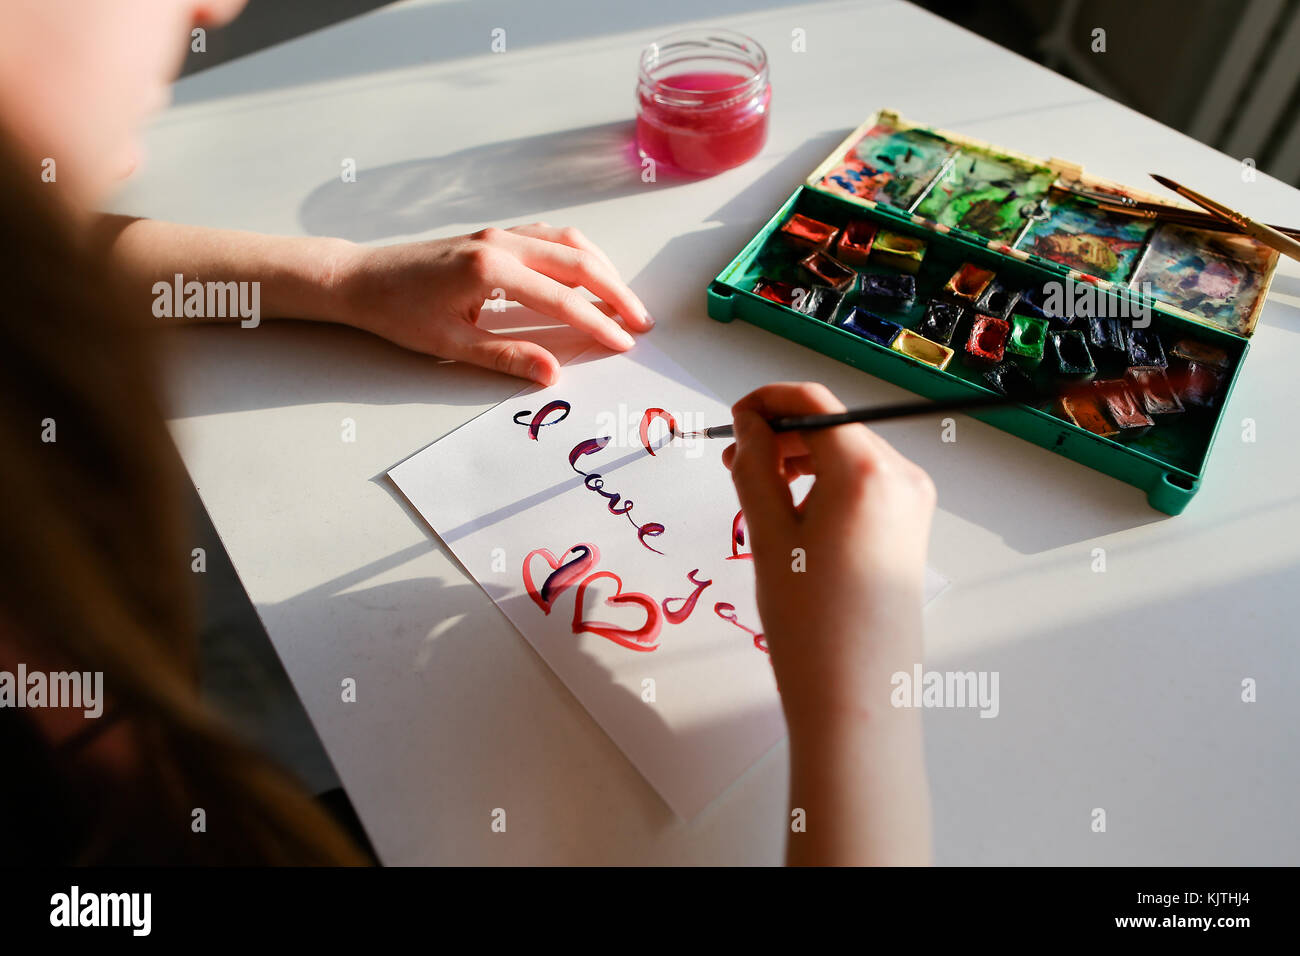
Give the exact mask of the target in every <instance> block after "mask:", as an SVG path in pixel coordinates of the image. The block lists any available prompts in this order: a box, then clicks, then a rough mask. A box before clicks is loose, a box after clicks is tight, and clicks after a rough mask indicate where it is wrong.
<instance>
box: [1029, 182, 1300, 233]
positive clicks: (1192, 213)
mask: <svg viewBox="0 0 1300 956" xmlns="http://www.w3.org/2000/svg"><path fill="white" fill-rule="evenodd" d="M1052 188H1053V189H1057V190H1060V191H1061V192H1067V193H1069V194H1070V195H1072V196H1077V197H1078V198H1080V199H1084V200H1086V201H1088V202H1090V203H1093V204H1095V205H1096V206H1097V208H1099V209H1100V210H1101V211H1102V212H1108V213H1113V214H1115V215H1117V216H1130V217H1132V218H1134V219H1161V220H1164V221H1167V222H1175V223H1178V224H1179V225H1183V226H1194V227H1196V228H1198V229H1207V230H1209V231H1211V232H1236V231H1238V229H1239V227H1238V226H1237V224H1236V223H1235V222H1232V221H1231V220H1226V219H1223V218H1222V217H1220V216H1215V215H1211V214H1210V213H1208V212H1200V211H1198V210H1195V209H1186V208H1184V207H1182V206H1171V205H1169V204H1168V203H1160V202H1146V201H1144V200H1141V199H1134V198H1132V197H1131V196H1124V195H1121V194H1118V193H1105V192H1097V191H1095V190H1091V189H1087V188H1085V187H1083V186H1077V185H1075V184H1073V183H1067V182H1061V181H1058V182H1056V183H1053V184H1052ZM1269 228H1271V229H1276V230H1277V231H1278V232H1280V233H1282V234H1283V235H1287V236H1291V237H1292V238H1295V239H1300V229H1295V228H1292V227H1291V226H1272V225H1270V227H1269Z"/></svg>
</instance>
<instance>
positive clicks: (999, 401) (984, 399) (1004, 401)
mask: <svg viewBox="0 0 1300 956" xmlns="http://www.w3.org/2000/svg"><path fill="white" fill-rule="evenodd" d="M1074 390H1075V389H1073V388H1071V389H1065V390H1063V391H1060V392H1053V393H1046V394H1043V395H1040V396H1038V397H1037V399H1036V400H1037V401H1044V402H1046V401H1054V400H1055V399H1058V398H1060V397H1061V396H1062V395H1068V394H1070V393H1071V392H1073V391H1074ZM1023 402H1024V399H1023V398H1011V397H1010V396H1008V395H974V396H966V397H965V398H953V399H947V400H945V401H940V402H904V403H903V404H901V405H878V406H876V407H874V408H851V409H849V410H848V411H846V412H834V413H831V414H824V415H782V416H780V417H778V418H770V419H768V422H767V424H768V427H769V428H771V429H772V431H774V432H794V431H809V430H811V429H814V428H833V427H834V426H836V425H850V424H853V423H854V422H882V421H888V420H890V419H894V418H910V417H913V416H915V415H932V414H934V413H936V412H966V411H973V410H975V409H980V408H998V407H1000V406H1003V405H1020V404H1022V403H1023ZM681 437H682V438H733V437H735V426H734V425H713V426H710V427H709V428H705V429H702V430H701V431H696V432H683V433H682V434H681Z"/></svg>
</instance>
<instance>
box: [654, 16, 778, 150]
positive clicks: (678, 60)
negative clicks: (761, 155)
mask: <svg viewBox="0 0 1300 956" xmlns="http://www.w3.org/2000/svg"><path fill="white" fill-rule="evenodd" d="M636 93H637V118H636V139H637V148H638V149H639V151H640V153H641V155H642V156H643V157H649V158H650V159H653V160H654V161H655V162H656V163H660V164H663V165H665V166H668V167H671V168H675V169H679V170H683V171H685V172H689V173H706V174H707V173H718V172H721V171H722V170H724V169H731V168H732V167H733V166H739V165H740V164H741V163H744V162H747V161H749V160H750V159H753V158H754V156H756V155H757V154H758V152H759V150H761V149H762V148H763V144H764V143H765V142H766V141H767V120H768V106H769V104H770V103H771V99H772V86H771V84H770V83H769V82H768V75H767V54H766V53H765V52H764V51H763V48H762V47H761V46H759V45H758V43H756V42H755V41H754V40H751V39H750V38H749V37H747V36H744V35H743V34H740V33H734V32H732V31H730V30H687V31H683V32H680V33H674V34H671V35H669V36H667V37H664V38H663V39H662V40H658V41H656V42H654V43H652V44H650V45H649V46H648V47H646V48H645V50H644V51H643V52H642V54H641V69H640V74H639V76H638V79H637V91H636Z"/></svg>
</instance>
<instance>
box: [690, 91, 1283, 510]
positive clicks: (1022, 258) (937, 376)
mask: <svg viewBox="0 0 1300 956" xmlns="http://www.w3.org/2000/svg"><path fill="white" fill-rule="evenodd" d="M1125 199H1135V200H1140V201H1148V202H1150V201H1158V202H1167V200H1166V199H1164V198H1163V197H1160V196H1156V195H1152V194H1148V193H1144V192H1141V191H1138V190H1135V189H1132V188H1130V187H1126V186H1121V185H1120V184H1118V183H1114V182H1111V181H1108V180H1104V179H1100V178H1097V177H1092V176H1087V175H1085V174H1084V173H1083V170H1082V169H1081V168H1080V167H1078V166H1077V165H1074V164H1071V163H1068V162H1064V161H1061V160H1056V159H1051V160H1042V159H1037V158H1035V157H1031V156H1025V155H1023V154H1019V153H1014V152H1011V151H1009V150H1005V149H1002V148H1000V147H996V146H992V145H990V144H988V143H984V142H981V141H978V140H974V139H971V138H969V137H965V136H962V135H960V134H956V133H950V132H946V131H943V130H938V129H933V128H930V127H924V126H920V125H917V124H914V123H910V122H908V121H906V120H904V119H902V118H901V117H900V116H898V114H896V113H894V112H892V111H887V110H882V111H881V112H879V113H877V114H875V115H874V116H872V117H871V118H870V119H868V120H867V121H866V122H865V123H863V124H862V125H861V126H859V127H858V128H857V129H856V130H854V131H853V133H852V134H851V135H850V136H849V137H848V138H847V139H845V140H844V142H843V143H841V144H840V146H838V147H837V148H836V150H835V152H834V153H832V154H831V155H830V156H829V157H827V159H826V160H825V161H824V162H823V163H822V164H821V165H820V166H818V167H817V169H816V170H814V172H813V173H812V175H810V176H809V177H808V179H807V180H806V181H805V182H804V184H803V185H801V186H799V187H798V188H797V189H796V190H795V191H794V193H793V194H792V195H791V196H790V197H789V198H788V199H787V200H786V201H785V202H784V203H783V204H782V205H781V207H780V208H779V209H778V210H777V211H776V212H775V214H774V215H773V216H772V218H771V219H769V220H768V221H767V223H766V224H765V225H764V226H763V228H762V229H761V230H759V232H758V234H757V235H755V236H754V237H753V238H752V239H751V240H750V241H749V242H748V243H747V244H746V245H745V247H744V249H742V250H741V251H740V254H739V255H737V256H736V257H735V258H734V259H733V260H732V261H731V262H730V263H729V264H728V265H727V267H726V268H725V269H723V270H722V272H721V273H720V274H719V275H718V276H717V278H716V279H714V280H713V281H712V283H710V285H709V288H708V311H709V315H710V316H712V317H713V318H714V319H717V320H719V321H723V322H729V321H731V320H733V319H737V318H739V319H743V320H745V321H747V322H751V323H753V324H754V325H757V326H760V327H761V328H764V329H767V330H768V331H770V332H774V333H776V334H777V335H780V336H783V337H785V338H788V339H791V340H793V341H795V342H798V343H799V344H801V345H805V346H807V347H808V348H811V349H814V350H816V351H818V352H821V353H823V354H825V355H829V356H831V357H833V358H836V359H839V360H840V361H842V362H845V363H847V364H849V365H852V366H854V367H855V368H859V369H862V370H863V371H865V372H869V373H871V374H873V375H876V376H878V377H880V378H883V379H886V380H887V381H890V382H893V383H894V384H896V385H900V386H902V387H903V388H907V389H910V390H911V391H913V392H916V393H918V394H921V395H924V396H926V397H928V398H932V399H935V400H948V399H960V398H964V397H968V396H979V395H989V394H996V392H995V391H994V388H995V384H996V383H995V382H994V381H993V380H991V378H990V377H989V369H988V367H987V361H986V358H987V356H984V355H983V350H982V349H976V350H974V351H972V353H971V354H967V352H966V350H965V345H966V341H967V340H966V339H965V338H964V336H967V335H973V334H978V333H971V327H972V322H973V321H974V320H975V319H976V318H978V317H979V316H980V315H991V316H994V317H995V318H997V317H1000V318H1002V319H1003V320H1006V321H1013V319H1014V316H1016V315H1032V316H1034V317H1037V318H1040V319H1041V318H1046V319H1047V320H1048V321H1049V323H1050V326H1051V328H1052V330H1053V333H1057V332H1060V333H1063V334H1064V333H1073V334H1066V338H1068V339H1070V341H1071V343H1072V345H1077V343H1078V339H1079V334H1080V333H1081V334H1082V336H1083V339H1084V341H1085V342H1086V343H1087V345H1088V347H1089V348H1090V350H1091V352H1090V355H1091V356H1092V359H1093V363H1094V364H1095V367H1096V369H1097V373H1096V379H1097V383H1098V384H1097V387H1096V389H1097V396H1098V397H1097V402H1098V408H1101V409H1104V410H1113V408H1114V407H1115V406H1111V405H1108V404H1107V403H1106V402H1105V401H1103V398H1102V396H1103V394H1106V395H1113V394H1116V390H1117V389H1118V390H1119V391H1120V392H1122V393H1123V395H1124V396H1125V397H1126V398H1127V399H1128V400H1130V403H1129V404H1128V405H1127V406H1121V407H1120V411H1119V413H1117V414H1116V415H1114V416H1102V418H1100V419H1098V418H1096V417H1095V416H1094V417H1093V418H1087V417H1086V416H1081V415H1074V413H1073V411H1068V412H1067V411H1066V410H1065V409H1064V406H1063V405H1061V404H1060V403H1042V402H1037V401H1035V403H1034V404H1026V403H1020V404H1014V405H1008V406H1005V407H997V408H990V409H981V410H975V411H972V412H970V414H971V415H972V416H973V417H975V418H978V419H980V420H981V421H984V422H987V423H988V424H990V425H993V426H995V427H997V428H1001V429H1002V430H1004V431H1007V432H1010V433H1011V434H1013V435H1018V436H1020V437H1021V438H1023V439H1025V440H1026V441H1030V442H1033V443H1034V444H1036V445H1041V446H1042V447H1044V448H1048V449H1051V450H1052V451H1054V452H1057V453H1058V454H1061V455H1064V456H1065V457H1067V458H1071V459H1073V460H1074V461H1077V462H1079V463H1080V464H1083V465H1087V466H1089V467H1091V468H1095V469H1096V470H1098V471H1101V472H1104V473H1105V474H1108V475H1110V476H1112V477H1114V478H1118V479H1119V480H1120V481H1123V482H1127V483H1128V484H1131V485H1134V486H1136V487H1138V488H1141V489H1143V490H1144V491H1145V492H1146V493H1147V500H1148V501H1149V502H1150V504H1151V506H1152V507H1153V508H1156V509H1157V510H1159V511H1162V512H1165V513H1166V514H1171V515H1176V514H1179V513H1180V512H1182V510H1183V509H1184V508H1185V507H1186V506H1187V503H1188V502H1189V501H1190V500H1191V498H1192V496H1193V495H1194V494H1196V491H1197V490H1198V488H1199V487H1200V485H1201V481H1202V479H1203V477H1204V474H1205V469H1206V465H1207V462H1208V459H1209V455H1210V450H1211V448H1212V447H1213V445H1214V438H1215V435H1216V434H1217V432H1218V428H1219V425H1220V422H1221V419H1222V416H1223V410H1224V408H1225V407H1226V406H1227V403H1228V400H1229V398H1230V396H1231V394H1232V389H1233V387H1234V386H1235V384H1236V380H1237V376H1238V375H1239V374H1240V369H1241V365H1242V363H1243V361H1244V359H1245V357H1246V353H1247V351H1248V350H1249V339H1250V335H1251V333H1252V332H1253V330H1254V327H1255V324H1256V322H1257V320H1258V318H1259V313H1260V310H1261V309H1262V308H1263V304H1264V300H1265V297H1266V296H1267V294H1268V288H1269V284H1270V283H1271V281H1272V276H1273V272H1274V270H1275V268H1276V266H1277V259H1278V255H1277V253H1276V252H1275V251H1273V250H1272V249H1269V248H1268V247H1267V246H1264V245H1263V244H1261V243H1258V242H1256V241H1255V240H1253V239H1250V238H1249V237H1246V236H1242V235H1238V234H1236V233H1231V232H1220V231H1209V230H1202V229H1194V228H1191V227H1189V226H1184V225H1178V224H1175V223H1172V222H1153V221H1151V220H1149V219H1139V218H1136V217H1131V216H1124V215H1117V214H1115V213H1111V212H1107V211H1104V210H1103V209H1102V208H1101V205H1100V204H1101V203H1103V202H1109V203H1112V204H1116V205H1118V204H1122V203H1123V202H1124V201H1125ZM1171 205H1173V204H1171ZM793 216H802V217H806V218H805V219H802V220H796V222H795V223H793V224H792V223H791V217H793ZM808 220H812V223H811V226H812V227H813V228H811V229H810V230H803V229H800V228H798V225H799V224H803V225H805V226H807V225H809V223H808ZM850 223H852V228H851V229H848V230H846V229H845V227H846V226H848V225H849V224H850ZM823 226H829V227H833V228H834V229H835V230H836V232H835V237H834V238H832V239H831V240H830V241H829V242H828V241H826V240H825V239H824V236H825V235H826V234H827V232H828V230H826V229H824V228H822V227H823ZM862 236H868V237H872V238H873V239H874V242H872V241H869V242H867V243H866V245H865V246H864V245H863V244H862V243H859V242H857V241H856V240H857V239H859V238H861V237H862ZM900 237H901V239H900ZM850 239H854V240H855V241H854V242H850V241H849V240H850ZM881 239H884V240H885V241H884V242H880V241H879V240H881ZM909 239H910V240H919V241H920V242H921V243H923V244H924V254H923V256H922V257H921V260H920V267H919V269H916V265H915V262H911V261H908V260H907V258H906V256H902V257H900V256H899V255H898V254H897V249H898V248H900V247H902V248H905V247H906V244H907V242H908V240H909ZM819 243H820V244H819ZM864 248H869V249H870V251H869V252H865V253H864ZM809 256H813V257H814V259H816V257H818V256H828V257H830V258H831V259H833V260H835V261H834V262H833V263H830V264H829V265H827V264H826V263H825V260H824V259H816V261H813V262H812V265H811V270H812V271H810V268H809V267H808V266H807V265H805V264H803V263H804V262H805V261H810V260H808V259H807V257H809ZM818 263H821V267H819V265H818ZM967 263H969V264H971V265H973V266H975V267H978V268H977V269H972V270H967V274H976V275H983V273H980V272H979V270H981V269H982V270H990V271H992V272H993V273H994V275H995V280H994V285H995V286H996V289H994V291H995V292H997V293H998V295H1000V296H1001V297H1000V298H997V297H994V296H993V293H992V292H990V293H989V294H988V295H987V296H984V297H980V298H979V299H978V301H976V299H975V297H974V296H973V295H972V297H971V300H970V301H967V300H966V299H964V298H961V297H959V296H958V295H957V293H956V292H954V291H952V290H953V289H960V288H961V286H960V284H958V285H956V286H954V285H952V284H951V283H950V281H949V280H951V279H952V278H953V276H954V275H955V274H956V273H957V272H958V270H959V269H960V268H961V267H962V266H963V265H964V264H967ZM841 265H848V266H849V267H850V268H851V269H852V270H854V271H855V272H856V273H857V276H856V278H854V279H853V280H852V282H846V281H842V272H841V270H840V266H841ZM901 272H906V273H908V274H912V275H914V281H915V286H916V291H915V296H914V298H907V299H898V300H885V301H884V302H883V304H882V302H881V300H880V299H879V297H878V296H876V295H874V294H873V296H872V297H871V298H870V299H868V298H867V297H866V296H867V290H868V286H870V289H871V291H872V293H875V292H876V291H877V287H878V286H879V285H880V284H881V281H882V280H875V281H873V282H868V281H865V280H864V279H863V277H864V276H871V275H880V276H893V277H895V278H893V279H889V280H883V281H884V282H885V283H886V284H889V283H893V284H897V276H898V274H899V273H901ZM903 281H904V282H906V281H907V280H903ZM832 283H834V284H836V285H838V286H839V288H838V289H837V290H831V289H829V288H825V287H827V286H829V285H830V284H832ZM756 286H758V287H759V290H760V292H762V293H763V294H759V293H758V292H755V287H756ZM945 286H947V290H945ZM774 290H776V291H774ZM780 290H786V291H789V290H794V293H795V297H794V298H793V299H787V298H783V296H782V293H781V291H780ZM813 290H820V291H817V292H815V294H814V295H813V296H811V299H815V300H816V301H817V302H818V305H817V307H816V308H805V307H804V303H805V302H806V301H810V299H809V297H808V296H807V293H809V292H812V291H813ZM973 291H974V290H972V292H973ZM840 296H843V298H842V299H839V297H840ZM828 300H830V302H831V303H834V302H835V301H836V300H839V304H838V306H837V307H834V308H832V306H831V305H828ZM934 300H940V301H948V302H952V303H954V304H957V305H960V306H962V308H963V315H965V316H967V318H966V320H965V322H964V324H958V326H957V329H956V333H955V334H954V335H953V337H952V340H951V342H948V343H945V342H942V340H941V341H940V344H943V345H947V346H948V347H950V348H951V349H953V351H954V353H955V354H954V355H953V357H952V358H951V359H950V360H949V361H947V362H946V363H944V362H942V361H939V362H935V363H927V362H926V361H921V360H919V359H917V358H915V357H913V355H911V354H908V353H907V352H906V351H901V350H899V349H898V348H892V347H890V343H889V342H888V341H887V340H886V339H885V338H883V337H881V334H875V333H873V334H871V335H868V334H861V330H862V328H863V327H864V326H863V322H855V323H850V324H851V325H853V326H854V327H855V328H856V329H858V331H857V332H855V331H853V330H851V329H850V328H846V327H845V325H844V323H845V320H846V319H847V318H848V316H849V314H850V313H853V314H854V315H855V316H856V317H857V318H858V319H862V314H861V312H855V311H854V310H855V308H856V309H862V310H865V311H866V312H869V313H870V314H871V315H870V317H868V318H867V319H866V324H867V326H869V327H870V328H873V329H877V330H880V329H884V330H886V331H887V330H889V329H894V328H895V327H896V326H902V327H903V329H905V330H910V331H911V332H912V333H914V334H921V335H924V334H925V333H924V331H923V329H925V328H926V325H925V323H926V310H927V307H928V306H929V304H930V303H931V302H932V301H934ZM873 319H874V320H877V321H875V322H874V324H873V322H872V320H873ZM987 324H988V323H986V325H987ZM991 324H992V325H994V326H997V327H998V328H1002V327H1003V326H1002V325H1001V324H1000V323H997V322H993V323H991ZM1107 329H1109V330H1110V331H1109V332H1108V331H1107ZM1139 330H1141V331H1139ZM936 337H938V336H936ZM895 338H896V339H897V340H898V341H900V342H901V340H902V338H907V336H906V335H904V334H902V333H896V334H895ZM911 341H913V342H915V338H914V337H913V338H912V339H911ZM983 341H984V340H981V342H983ZM1063 341H1064V340H1063ZM1117 342H1118V343H1119V344H1118V345H1117V344H1116V343H1117ZM895 344H898V342H896V343H895ZM927 349H928V346H927ZM930 351H936V350H930ZM938 351H941V350H938ZM1052 352H1053V350H1052V348H1048V349H1047V353H1048V356H1049V357H1048V358H1045V359H1044V360H1043V363H1042V365H1041V366H1031V367H1030V368H1029V369H1028V372H1027V374H1028V375H1030V376H1032V377H1033V382H1034V384H1035V386H1036V388H1037V389H1038V390H1039V391H1040V392H1042V391H1050V390H1051V389H1052V387H1053V385H1052V383H1055V382H1060V381H1062V380H1063V376H1064V373H1065V372H1066V371H1067V370H1068V369H1067V367H1066V366H1065V364H1064V358H1063V357H1062V358H1061V359H1059V362H1060V363H1061V364H1059V365H1057V366H1052V364H1051V358H1050V356H1051V354H1052ZM1011 359H1012V357H1011V356H1010V355H1008V356H1007V359H1006V361H1007V362H1008V363H1009V362H1011ZM1016 361H1017V365H1018V368H1019V369H1020V371H1021V372H1024V371H1025V361H1024V357H1023V356H1016ZM940 366H942V367H940ZM1131 367H1132V368H1133V372H1132V373H1130V372H1129V369H1130V368H1131ZM1152 368H1159V369H1161V371H1159V372H1152V371H1151V369H1152ZM1152 376H1154V379H1153V378H1152ZM1152 381H1158V382H1160V383H1163V385H1164V386H1168V388H1163V387H1162V388H1155V389H1154V390H1153V391H1151V392H1149V393H1148V392H1145V391H1143V388H1142V387H1139V384H1137V383H1149V382H1152ZM1121 383H1128V385H1129V386H1131V389H1125V388H1120V385H1121ZM1157 393H1160V394H1162V395H1164V396H1165V397H1166V398H1167V397H1168V395H1169V394H1170V393H1172V395H1173V396H1174V400H1172V401H1165V400H1159V401H1157V400H1156V399H1155V398H1153V397H1152V396H1156V397H1157V398H1158V397H1159V396H1158V395H1157ZM1089 395H1091V393H1089ZM1082 400H1083V401H1085V402H1090V401H1092V399H1091V398H1089V397H1087V396H1085V397H1084V399H1082ZM1132 400H1136V407H1137V418H1138V419H1143V418H1145V419H1146V423H1147V427H1142V422H1141V421H1138V422H1136V423H1135V422H1134V421H1133V420H1132V418H1129V419H1128V420H1126V419H1125V418H1124V417H1123V416H1124V413H1125V409H1131V408H1133V407H1134V406H1133V404H1132ZM1144 403H1145V404H1144ZM1146 413H1150V414H1149V415H1148V414H1146ZM1072 416H1073V417H1072ZM1076 422H1078V423H1076ZM1089 423H1091V426H1090V427H1084V425H1085V424H1089ZM1135 424H1136V426H1138V427H1134V426H1135Z"/></svg>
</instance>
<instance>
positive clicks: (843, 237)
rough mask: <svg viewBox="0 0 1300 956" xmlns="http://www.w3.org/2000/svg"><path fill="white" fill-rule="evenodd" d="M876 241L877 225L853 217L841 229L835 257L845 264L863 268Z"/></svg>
mask: <svg viewBox="0 0 1300 956" xmlns="http://www.w3.org/2000/svg"><path fill="white" fill-rule="evenodd" d="M875 241H876V227H875V225H874V224H873V223H870V222H868V221H867V220H865V219H851V220H849V222H848V223H847V224H846V225H845V226H844V228H843V229H841V230H840V238H839V241H838V242H837V243H836V244H835V257H836V258H837V259H839V260H840V262H843V263H844V264H845V265H850V266H853V267H855V268H859V269H860V268H862V267H863V266H865V265H866V264H867V259H868V257H869V256H870V255H871V246H872V244H873V243H874V242H875Z"/></svg>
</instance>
